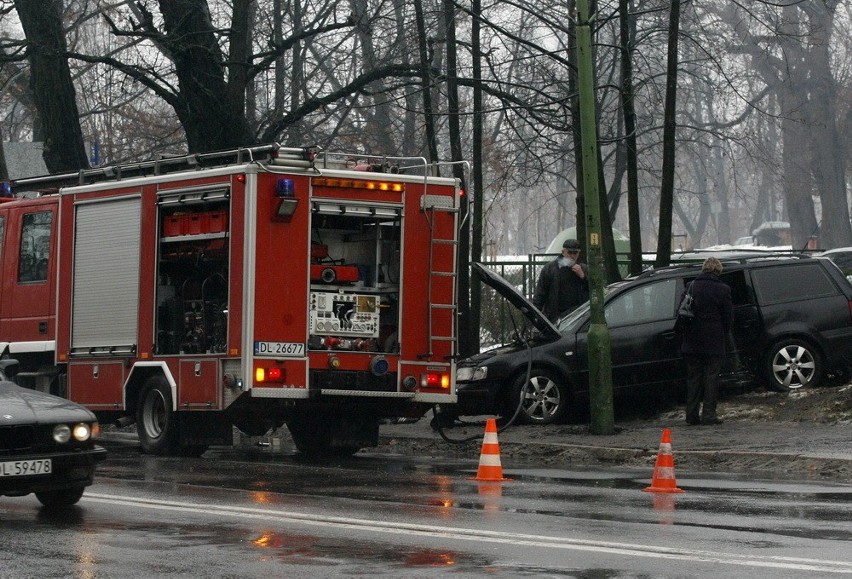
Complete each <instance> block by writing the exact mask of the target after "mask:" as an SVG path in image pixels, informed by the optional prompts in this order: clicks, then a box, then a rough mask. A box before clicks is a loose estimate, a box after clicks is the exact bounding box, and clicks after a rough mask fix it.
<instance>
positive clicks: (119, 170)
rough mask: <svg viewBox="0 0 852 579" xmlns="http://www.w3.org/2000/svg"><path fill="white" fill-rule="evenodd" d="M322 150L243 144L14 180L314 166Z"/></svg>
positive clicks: (59, 181)
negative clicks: (242, 166)
mask: <svg viewBox="0 0 852 579" xmlns="http://www.w3.org/2000/svg"><path fill="white" fill-rule="evenodd" d="M318 153H319V148H318V147H281V146H279V145H278V144H271V145H258V146H256V147H240V148H237V149H229V150H227V151H213V152H210V153H195V154H190V155H176V156H163V157H160V158H159V159H154V160H151V161H141V162H137V163H125V164H123V165H107V166H105V167H98V168H93V169H81V170H79V171H74V172H71V173H58V174H55V175H42V176H38V177H27V178H24V179H17V180H15V181H13V182H12V188H13V189H14V190H15V191H16V192H24V191H43V190H51V189H59V188H60V187H73V186H75V185H88V184H91V183H97V182H100V181H120V180H122V179H129V178H131V177H147V176H152V175H153V176H155V175H165V174H168V173H173V172H175V171H185V170H187V169H206V168H209V167H221V166H223V165H230V164H239V163H253V162H267V161H268V162H272V161H274V162H275V163H276V164H278V165H287V166H291V167H306V168H307V167H311V166H313V163H314V159H315V158H316V156H317V154H318Z"/></svg>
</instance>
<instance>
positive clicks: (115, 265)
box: [71, 195, 142, 351]
mask: <svg viewBox="0 0 852 579" xmlns="http://www.w3.org/2000/svg"><path fill="white" fill-rule="evenodd" d="M141 207H142V203H141V198H140V197H139V196H138V195H137V196H130V197H123V198H119V199H115V198H111V199H103V200H96V201H88V202H81V203H79V204H77V206H76V207H75V238H74V272H73V275H74V286H73V292H74V294H73V301H72V312H73V315H72V328H71V349H72V351H75V350H78V351H87V350H90V349H95V348H113V349H116V348H119V349H128V350H132V349H134V348H135V345H136V340H137V338H136V336H137V333H138V327H137V324H138V312H137V308H138V307H139V266H140V264H139V250H140V244H141V238H140V233H139V231H140V223H141V217H140V215H141Z"/></svg>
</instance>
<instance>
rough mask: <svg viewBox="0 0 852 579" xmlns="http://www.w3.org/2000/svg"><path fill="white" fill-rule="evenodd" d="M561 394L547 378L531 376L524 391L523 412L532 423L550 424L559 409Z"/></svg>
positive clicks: (555, 385) (554, 383)
mask: <svg viewBox="0 0 852 579" xmlns="http://www.w3.org/2000/svg"><path fill="white" fill-rule="evenodd" d="M562 402H563V401H562V392H561V391H560V390H559V386H558V385H557V384H556V382H554V381H553V380H552V379H551V378H550V377H549V376H546V375H540V376H533V377H532V378H530V381H529V382H528V383H527V387H526V389H525V390H524V402H523V411H524V414H526V415H527V418H528V419H529V420H530V421H532V422H550V421H551V420H553V418H554V416H556V414H557V413H558V412H559V410H560V409H561V406H560V404H561V403H562Z"/></svg>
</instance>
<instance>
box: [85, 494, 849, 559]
mask: <svg viewBox="0 0 852 579" xmlns="http://www.w3.org/2000/svg"><path fill="white" fill-rule="evenodd" d="M82 500H83V501H84V502H99V503H108V504H113V505H118V506H128V505H132V506H135V507H143V508H147V509H152V510H161V511H179V512H186V513H197V514H205V515H209V514H211V513H214V512H215V513H217V514H220V515H224V516H229V517H239V518H242V519H245V518H250V519H265V520H275V521H282V522H290V523H301V524H304V525H310V526H314V527H331V528H335V529H339V528H340V527H346V528H349V529H353V530H360V531H372V532H376V533H388V534H394V535H416V536H422V537H438V538H445V539H446V538H450V539H460V540H465V541H477V542H482V543H497V544H509V545H518V546H534V547H544V548H549V549H563V550H567V551H590V552H595V553H608V554H615V555H626V556H631V557H651V558H663V559H672V560H680V561H696V562H703V563H723V564H726V565H739V566H742V567H764V568H774V569H788V570H798V571H821V572H827V573H852V561H830V560H825V559H808V558H801V557H780V556H755V555H741V554H738V553H719V552H713V551H701V550H696V549H675V548H671V547H659V546H654V545H641V544H637V543H618V542H612V541H594V540H587V539H571V538H568V537H552V536H548V535H530V534H525V533H507V532H502V531H486V530H480V529H467V528H463V527H459V528H449V527H439V526H435V525H425V524H414V523H397V522H387V521H378V520H372V519H356V518H350V517H334V516H326V515H317V514H313V513H311V514H305V513H297V512H293V511H281V510H276V509H257V508H250V507H237V506H218V505H209V504H204V505H201V504H196V503H189V502H178V501H168V500H160V499H157V500H154V499H142V498H134V497H124V496H120V495H110V494H101V493H86V494H85V495H84V496H83V499H82Z"/></svg>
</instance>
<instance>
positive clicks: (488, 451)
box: [470, 418, 512, 482]
mask: <svg viewBox="0 0 852 579" xmlns="http://www.w3.org/2000/svg"><path fill="white" fill-rule="evenodd" d="M470 480H478V481H489V482H496V481H504V480H512V479H510V478H503V465H502V464H500V443H499V442H497V421H496V420H494V419H493V418H489V419H488V420H487V421H486V423H485V437H484V438H483V439H482V452H481V453H480V455H479V470H477V471H476V476H475V477H471V478H470Z"/></svg>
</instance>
